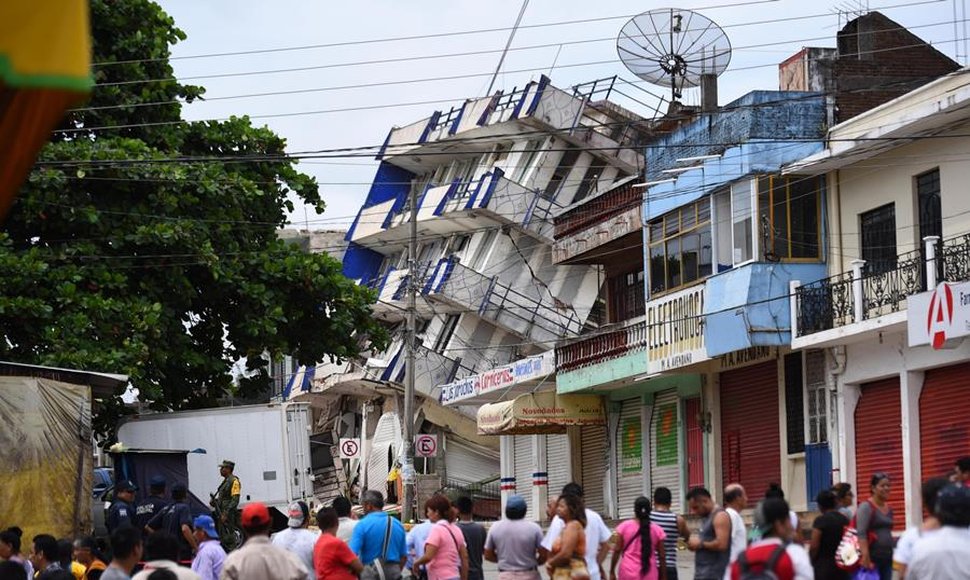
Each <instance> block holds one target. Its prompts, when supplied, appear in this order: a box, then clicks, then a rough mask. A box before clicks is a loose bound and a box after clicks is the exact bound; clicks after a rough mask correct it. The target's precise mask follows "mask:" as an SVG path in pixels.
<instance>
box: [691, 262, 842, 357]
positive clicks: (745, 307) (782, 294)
mask: <svg viewBox="0 0 970 580" xmlns="http://www.w3.org/2000/svg"><path fill="white" fill-rule="evenodd" d="M825 276H826V268H825V264H791V263H765V262H755V263H751V264H746V265H744V266H740V267H737V268H734V269H732V270H728V271H726V272H721V273H720V274H716V275H714V276H711V277H710V278H708V279H707V282H706V284H707V288H706V291H707V297H706V299H705V303H704V313H705V314H706V315H707V317H706V318H705V326H704V340H705V341H706V343H707V353H708V355H710V356H720V355H723V354H727V353H729V352H734V351H736V350H742V349H745V348H749V347H752V346H782V345H786V344H790V343H791V308H790V301H789V299H788V294H789V291H788V283H789V282H790V281H792V280H799V281H801V282H802V283H807V282H810V281H811V282H814V281H815V280H819V279H821V278H824V277H825Z"/></svg>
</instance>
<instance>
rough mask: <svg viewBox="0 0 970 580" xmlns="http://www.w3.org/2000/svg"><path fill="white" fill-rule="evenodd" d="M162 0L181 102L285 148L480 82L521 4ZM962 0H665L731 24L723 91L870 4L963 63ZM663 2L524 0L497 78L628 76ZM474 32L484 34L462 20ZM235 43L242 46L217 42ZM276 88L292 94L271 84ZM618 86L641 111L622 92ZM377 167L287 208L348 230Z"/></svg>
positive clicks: (331, 163)
mask: <svg viewBox="0 0 970 580" xmlns="http://www.w3.org/2000/svg"><path fill="white" fill-rule="evenodd" d="M159 1H160V4H161V5H162V7H163V8H164V9H165V10H166V11H167V12H168V13H169V14H171V15H172V16H173V17H174V18H175V21H176V23H177V25H178V26H179V27H180V28H182V30H184V31H185V32H186V33H187V34H188V39H187V40H186V41H185V42H182V43H180V44H178V45H177V46H176V47H175V48H174V50H173V55H174V57H175V59H174V60H173V61H172V64H173V66H174V68H175V72H176V75H178V77H179V78H181V79H182V80H183V81H185V82H187V83H192V84H200V85H203V86H205V87H206V88H207V94H206V97H207V99H208V100H207V101H206V102H201V103H196V104H193V105H191V106H188V107H186V109H185V116H186V117H188V118H191V119H219V118H225V117H227V116H229V115H243V114H248V115H250V116H252V117H254V121H255V122H256V123H257V124H266V125H269V126H270V127H271V128H272V129H274V130H275V131H276V132H277V133H279V134H281V135H282V136H284V137H285V138H286V139H287V141H288V144H289V151H291V152H296V151H310V150H320V149H335V148H343V147H357V146H367V145H378V144H380V143H382V142H383V141H384V139H385V137H386V136H387V132H388V130H389V129H390V128H391V127H392V126H394V125H407V124H409V123H411V122H413V121H416V120H418V119H421V118H425V117H427V116H429V115H430V114H431V113H432V112H433V111H435V110H438V109H442V108H444V109H445V110H447V109H448V107H450V106H451V105H457V104H460V103H461V102H462V101H463V100H464V99H466V98H470V97H479V96H483V95H484V94H485V92H486V90H487V88H488V85H489V81H490V80H491V76H492V73H493V72H494V70H495V68H496V65H497V64H498V61H499V57H500V54H501V50H502V48H503V47H504V46H505V44H506V42H507V40H508V36H509V30H508V28H509V27H511V26H512V25H513V24H514V23H515V19H516V16H517V15H518V13H519V10H520V8H521V6H522V0H490V1H488V2H481V1H477V2H473V1H470V0H357V1H356V2H336V1H333V0H276V1H274V2H266V1H265V0H258V1H257V0H206V1H205V2H198V1H196V0H159ZM964 3H965V0H923V1H919V0H882V1H881V2H879V1H875V0H873V1H872V2H868V3H866V2H859V0H852V1H845V2H829V1H824V0H823V1H814V0H813V1H804V0H762V1H757V0H749V1H747V2H745V3H742V2H741V0H683V1H682V2H680V3H677V4H673V5H675V6H676V7H677V8H682V9H693V10H697V11H699V12H700V13H701V14H703V15H705V16H707V17H708V18H710V19H712V20H713V21H715V22H717V23H718V24H719V25H720V26H721V27H722V28H723V29H724V32H725V33H726V34H727V35H728V37H729V38H730V41H731V44H732V47H733V54H732V59H731V63H730V66H729V67H728V69H727V71H726V72H725V73H724V74H723V75H722V76H721V78H720V88H719V91H720V95H719V96H720V99H719V100H720V102H721V103H722V104H724V103H727V102H729V101H731V100H733V99H735V98H737V97H739V96H741V95H743V94H745V93H746V92H748V91H750V90H753V89H774V88H777V84H778V72H777V65H778V63H779V62H781V61H782V60H784V59H785V58H786V57H788V56H790V55H792V54H794V53H795V52H796V51H798V50H799V49H800V48H801V47H804V46H834V45H835V33H836V32H837V30H838V29H839V28H840V26H841V25H842V24H844V23H845V22H846V20H847V19H849V18H851V16H847V15H846V12H847V11H852V10H859V9H860V8H863V9H864V8H865V6H867V5H868V7H869V8H870V9H872V10H876V9H879V10H882V11H883V12H884V13H885V14H886V15H887V16H889V17H890V18H892V19H894V20H896V21H897V22H899V23H900V24H902V25H904V26H907V27H909V28H910V29H911V30H912V32H914V33H915V34H917V35H918V36H920V37H922V38H923V39H925V40H927V41H929V42H931V43H933V44H934V45H935V46H936V47H937V48H939V49H940V50H942V51H943V52H945V53H946V54H948V55H950V56H952V57H959V60H960V62H961V63H962V64H965V60H966V59H965V57H964V55H965V54H966V52H967V50H966V49H965V38H966V37H967V33H966V25H965V18H964V17H963V6H964ZM671 5H672V4H668V3H666V2H663V3H661V2H630V1H629V0H597V1H595V2H590V1H588V0H585V1H578V0H531V1H529V3H528V7H527V9H526V11H525V14H524V17H523V19H522V26H521V27H520V29H519V31H518V32H517V33H516V35H515V39H514V41H513V43H512V50H511V51H510V52H509V54H508V56H507V58H506V60H505V63H504V65H503V67H502V73H501V74H500V75H499V77H498V79H497V81H496V88H497V89H512V88H513V87H521V86H522V85H524V84H525V83H527V82H528V81H529V80H532V79H537V78H538V77H539V75H541V74H547V75H549V76H551V78H552V81H553V84H554V85H556V86H558V87H560V88H568V87H570V86H572V85H575V84H577V83H582V82H586V81H591V80H595V79H600V78H605V77H612V76H613V75H619V76H620V77H621V78H623V79H626V80H629V81H636V80H637V79H636V77H634V75H633V74H632V73H630V72H629V71H627V70H626V69H625V68H624V66H623V65H622V64H621V63H620V61H619V59H618V57H617V52H616V47H615V40H616V36H617V33H618V32H619V30H620V28H621V27H622V26H623V24H624V23H625V22H626V21H627V20H628V19H629V18H630V17H632V16H634V15H635V14H637V13H639V12H643V11H646V10H651V9H656V8H665V7H669V6H671ZM954 14H956V15H957V19H956V20H957V22H958V23H957V24H956V25H955V24H954V20H955V18H954ZM576 21H582V22H576ZM565 22H572V23H569V24H564V23H565ZM496 29H498V30H496ZM483 30H490V31H486V32H482V31H483ZM470 31H479V32H475V33H469V34H461V33H466V32H470ZM455 33H458V34H455ZM432 35H437V36H432ZM402 37H411V38H410V39H405V40H402V39H401V38H402ZM413 37H420V38H413ZM955 39H958V42H954V40H955ZM321 45H326V46H321ZM239 52H248V53H249V54H236V55H224V56H217V55H219V54H224V53H239ZM468 53H476V54H468ZM294 69H300V70H294ZM362 85H364V86H362ZM641 88H642V89H645V90H648V91H652V92H654V93H665V90H664V89H663V88H660V87H654V86H650V85H648V84H646V83H642V82H639V83H637V86H636V87H634V86H630V85H625V86H624V92H625V93H627V94H628V95H629V97H634V98H636V99H637V100H638V101H642V102H644V103H647V104H649V103H651V102H652V100H651V97H650V95H649V94H648V93H647V92H644V91H642V90H640V89H641ZM284 92H288V93H290V94H269V95H267V94H266V93H284ZM697 99H698V96H697V95H696V94H694V93H693V92H687V93H686V94H685V97H684V100H685V101H686V102H688V103H692V102H696V101H697ZM616 100H617V101H618V102H621V104H623V105H624V106H627V107H628V108H630V109H632V110H634V111H635V112H638V113H641V114H643V115H647V114H648V111H647V109H646V107H644V106H643V105H641V104H638V103H636V102H634V101H631V100H629V99H628V98H627V97H622V96H617V98H616ZM428 101H441V102H435V103H429V102H428ZM415 103H424V104H415ZM375 167H376V162H375V161H373V160H371V159H364V158H348V159H334V160H327V161H306V162H304V163H303V164H301V169H302V170H303V171H305V172H307V173H309V174H311V175H314V176H315V177H316V178H317V181H318V182H319V183H320V187H321V191H322V194H323V197H324V199H325V200H326V202H327V211H326V213H324V214H322V215H316V214H314V213H313V212H312V210H311V211H310V212H305V211H304V209H303V207H302V206H300V207H299V208H298V209H297V211H295V212H294V214H293V215H292V216H291V217H292V220H293V222H294V224H295V225H297V226H298V227H304V225H305V224H308V225H309V227H310V228H312V229H323V228H339V229H345V228H346V227H347V226H348V225H349V223H350V221H351V220H352V219H353V216H354V215H355V214H356V213H357V210H358V209H359V207H360V204H361V202H362V201H363V199H364V197H365V196H366V193H367V189H368V185H369V182H370V180H371V179H372V178H373V175H374V168H375Z"/></svg>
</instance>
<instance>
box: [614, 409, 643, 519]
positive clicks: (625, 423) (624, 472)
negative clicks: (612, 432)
mask: <svg viewBox="0 0 970 580" xmlns="http://www.w3.org/2000/svg"><path fill="white" fill-rule="evenodd" d="M642 406H643V405H642V403H641V401H640V398H639V397H638V398H636V399H627V400H626V401H623V402H622V403H621V404H620V425H619V428H618V429H617V431H616V446H615V448H614V453H616V454H617V462H616V465H617V472H618V473H617V474H616V507H617V511H618V512H619V515H620V519H627V518H631V517H633V502H635V501H636V499H637V498H638V497H640V496H641V495H643V477H644V473H643V463H642V457H643V450H642V447H643V444H642V440H643V439H642V421H641V418H640V409H641V407H642ZM624 437H625V438H626V439H627V441H626V442H624ZM625 449H626V450H630V451H632V450H635V449H640V450H641V451H640V458H641V459H640V462H641V463H639V467H637V458H636V457H635V456H630V457H628V458H624V455H623V452H624V450H625Z"/></svg>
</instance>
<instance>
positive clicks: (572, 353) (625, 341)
mask: <svg viewBox="0 0 970 580" xmlns="http://www.w3.org/2000/svg"><path fill="white" fill-rule="evenodd" d="M646 349H647V320H646V318H645V317H643V316H641V317H639V318H635V319H633V320H630V321H628V322H625V323H623V325H622V326H621V327H620V328H617V329H615V330H608V331H605V332H603V331H599V332H596V334H593V335H592V336H589V337H587V338H580V339H577V340H575V341H571V342H569V343H566V344H561V345H558V346H556V371H557V372H566V371H571V370H576V369H580V368H583V367H587V366H591V365H594V364H600V363H603V362H606V361H610V360H613V359H617V358H620V357H621V356H624V355H626V354H629V353H632V352H639V351H644V350H646Z"/></svg>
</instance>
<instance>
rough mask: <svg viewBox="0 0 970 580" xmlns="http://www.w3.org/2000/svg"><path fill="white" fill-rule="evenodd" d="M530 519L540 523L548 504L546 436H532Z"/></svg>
mask: <svg viewBox="0 0 970 580" xmlns="http://www.w3.org/2000/svg"><path fill="white" fill-rule="evenodd" d="M532 459H533V461H534V462H535V463H534V465H535V467H533V472H532V505H533V509H532V519H533V520H534V521H537V522H541V521H542V519H543V518H544V517H545V513H546V504H547V503H549V471H548V468H547V462H546V436H545V435H533V436H532Z"/></svg>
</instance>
